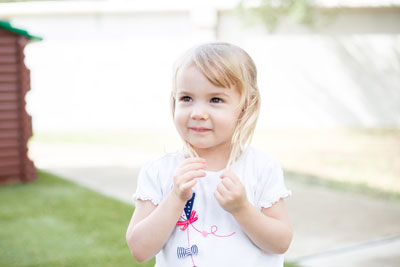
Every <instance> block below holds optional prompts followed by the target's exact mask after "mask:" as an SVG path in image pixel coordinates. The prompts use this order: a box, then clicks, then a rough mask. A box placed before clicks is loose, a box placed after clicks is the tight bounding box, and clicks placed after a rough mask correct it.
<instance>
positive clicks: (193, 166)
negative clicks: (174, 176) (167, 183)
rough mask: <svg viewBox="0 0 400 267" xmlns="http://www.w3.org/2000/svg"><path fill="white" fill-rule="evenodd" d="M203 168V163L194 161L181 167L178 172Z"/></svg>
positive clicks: (204, 165) (204, 166)
mask: <svg viewBox="0 0 400 267" xmlns="http://www.w3.org/2000/svg"><path fill="white" fill-rule="evenodd" d="M205 168H206V164H205V163H199V162H196V163H191V164H188V165H185V166H183V167H181V169H180V170H179V172H180V173H182V174H184V173H187V172H188V171H197V170H201V169H205Z"/></svg>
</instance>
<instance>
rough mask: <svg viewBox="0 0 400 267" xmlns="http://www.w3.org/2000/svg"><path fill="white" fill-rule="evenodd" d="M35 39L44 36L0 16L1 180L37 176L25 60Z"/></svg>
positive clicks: (26, 179) (28, 75)
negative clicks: (31, 146) (30, 149)
mask: <svg viewBox="0 0 400 267" xmlns="http://www.w3.org/2000/svg"><path fill="white" fill-rule="evenodd" d="M33 40H41V38H40V37H37V36H33V35H30V34H29V33H28V32H27V31H24V30H22V29H18V28H15V27H13V26H12V25H11V24H10V23H9V22H7V21H1V20H0V184H5V183H16V182H25V181H32V180H35V179H36V169H35V166H34V164H33V162H32V161H31V160H30V159H29V158H28V147H27V143H28V140H29V138H30V137H31V136H32V118H31V116H30V115H28V113H27V112H26V109H25V105H26V102H25V95H26V93H27V92H28V91H29V90H30V72H29V70H28V68H27V67H26V66H25V63H24V57H25V56H24V48H25V45H26V44H27V43H28V42H29V41H33Z"/></svg>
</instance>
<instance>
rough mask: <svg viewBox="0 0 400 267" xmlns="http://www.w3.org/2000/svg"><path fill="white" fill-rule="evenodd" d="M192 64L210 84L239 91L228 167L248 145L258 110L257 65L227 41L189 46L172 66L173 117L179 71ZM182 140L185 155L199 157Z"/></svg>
mask: <svg viewBox="0 0 400 267" xmlns="http://www.w3.org/2000/svg"><path fill="white" fill-rule="evenodd" d="M191 65H194V66H196V67H198V68H199V69H200V70H201V72H202V73H203V74H204V76H205V77H206V78H207V79H208V80H209V81H210V82H211V83H212V84H213V85H215V86H218V87H222V88H234V89H235V88H236V89H237V90H238V91H239V93H240V106H241V107H242V112H241V114H240V115H239V118H238V121H237V124H236V127H235V129H234V132H233V135H232V140H231V151H230V156H229V160H228V163H227V166H226V168H227V169H229V168H231V167H232V166H233V164H234V162H235V161H236V160H237V159H238V158H239V156H240V155H241V154H242V153H244V152H245V151H246V150H247V148H248V147H249V145H250V142H251V139H252V137H253V133H254V129H255V127H256V123H257V119H258V115H259V112H260V104H261V99H260V94H259V90H258V86H257V69H256V66H255V64H254V61H253V60H252V59H251V57H250V56H249V55H248V54H247V53H246V52H245V51H244V50H243V49H242V48H240V47H238V46H235V45H232V44H229V43H222V42H214V43H205V44H201V45H198V46H195V47H193V48H191V49H190V50H188V51H187V52H186V53H185V54H183V55H182V57H181V58H180V59H179V60H178V61H177V62H176V63H175V66H174V68H173V81H172V92H171V111H172V117H173V118H174V114H175V101H176V91H177V88H176V78H177V74H178V71H179V70H180V69H184V68H186V67H188V66H191ZM183 141H184V152H185V156H189V157H198V155H197V153H196V151H195V150H194V148H193V146H192V145H191V144H190V143H188V142H186V141H185V140H183Z"/></svg>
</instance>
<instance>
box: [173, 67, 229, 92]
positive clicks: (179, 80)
mask: <svg viewBox="0 0 400 267" xmlns="http://www.w3.org/2000/svg"><path fill="white" fill-rule="evenodd" d="M176 90H177V93H178V94H179V93H181V92H191V93H202V92H204V93H213V94H224V95H231V94H232V93H234V91H236V90H232V89H231V88H223V87H219V86H216V85H214V84H213V83H211V82H210V81H209V80H208V79H207V77H206V76H205V75H204V74H203V73H202V72H201V70H200V69H199V68H198V67H197V66H194V65H190V66H188V67H184V68H182V69H180V70H179V71H178V73H177V76H176Z"/></svg>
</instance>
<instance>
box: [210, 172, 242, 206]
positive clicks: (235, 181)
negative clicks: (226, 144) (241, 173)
mask: <svg viewBox="0 0 400 267" xmlns="http://www.w3.org/2000/svg"><path fill="white" fill-rule="evenodd" d="M221 179H222V181H221V183H220V184H219V185H218V186H217V190H216V191H215V192H214V197H215V198H216V199H217V201H218V203H219V204H220V205H221V207H222V208H223V209H224V210H226V211H227V212H229V213H232V214H233V213H236V212H239V211H240V210H241V209H242V208H244V207H245V206H246V204H247V197H246V189H245V188H244V186H243V184H242V182H241V181H240V180H239V178H238V177H237V176H236V174H235V173H234V172H233V171H231V170H227V171H225V172H224V173H223V174H222V175H221Z"/></svg>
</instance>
